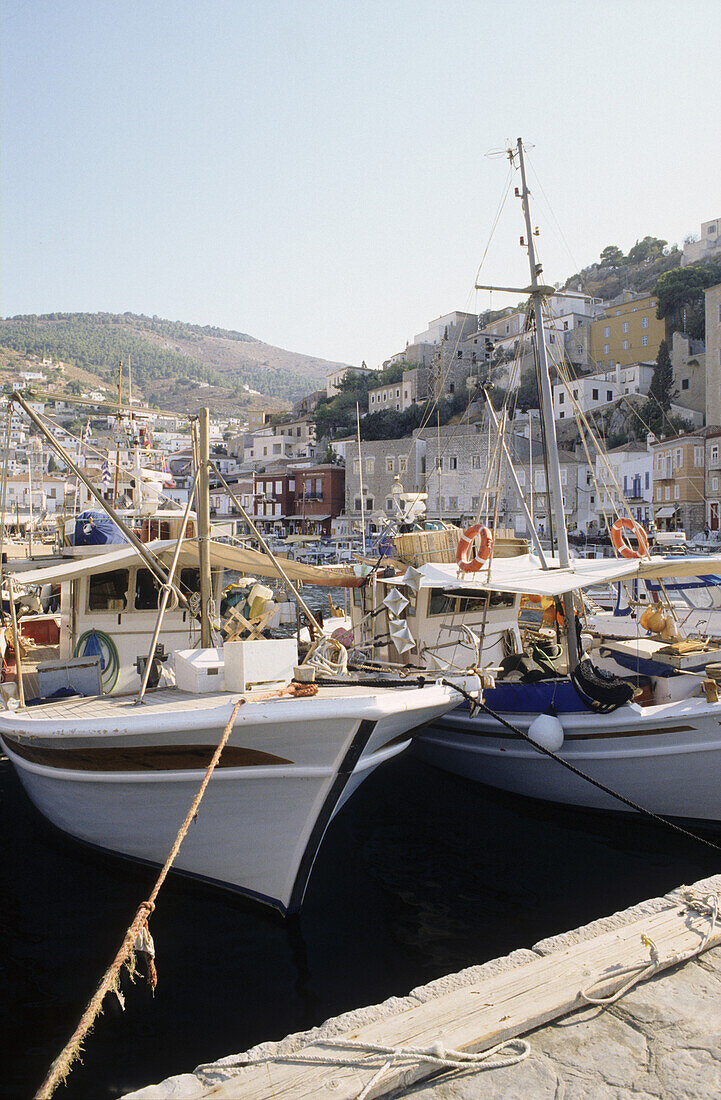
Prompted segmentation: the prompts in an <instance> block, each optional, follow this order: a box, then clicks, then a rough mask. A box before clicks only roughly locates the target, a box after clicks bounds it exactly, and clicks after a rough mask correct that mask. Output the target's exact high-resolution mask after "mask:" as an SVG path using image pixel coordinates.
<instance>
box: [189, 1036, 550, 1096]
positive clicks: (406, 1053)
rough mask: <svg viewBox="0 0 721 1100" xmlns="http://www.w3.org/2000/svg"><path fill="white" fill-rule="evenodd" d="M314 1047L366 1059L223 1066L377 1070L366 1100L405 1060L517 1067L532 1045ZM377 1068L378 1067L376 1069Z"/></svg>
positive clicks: (442, 1066)
mask: <svg viewBox="0 0 721 1100" xmlns="http://www.w3.org/2000/svg"><path fill="white" fill-rule="evenodd" d="M314 1045H315V1046H324V1047H333V1048H335V1049H338V1050H339V1051H343V1050H348V1051H354V1050H355V1051H358V1053H359V1054H365V1055H366V1056H367V1057H366V1058H365V1059H364V1060H363V1061H359V1060H358V1059H357V1058H351V1057H346V1058H344V1057H342V1056H341V1055H340V1054H338V1055H333V1054H327V1055H323V1054H305V1053H304V1052H303V1051H302V1050H301V1051H298V1052H297V1053H295V1054H270V1055H267V1056H265V1057H263V1058H252V1059H250V1060H249V1061H247V1062H245V1061H244V1062H238V1063H232V1062H231V1063H224V1065H223V1068H224V1069H230V1068H233V1069H238V1070H241V1071H242V1070H244V1069H247V1068H248V1067H250V1066H262V1065H267V1064H269V1063H271V1062H278V1063H288V1064H291V1065H298V1064H301V1065H311V1066H338V1067H343V1068H346V1067H347V1068H348V1069H376V1072H375V1073H374V1074H373V1076H372V1078H371V1079H370V1081H368V1082H367V1084H366V1085H364V1086H363V1088H362V1089H361V1091H360V1092H359V1093H358V1095H357V1097H356V1100H366V1098H367V1097H368V1096H369V1095H370V1092H371V1089H373V1087H374V1086H375V1085H377V1084H378V1082H379V1081H380V1080H381V1078H382V1077H384V1076H385V1074H386V1073H387V1072H388V1070H389V1069H391V1068H392V1067H393V1066H394V1065H398V1064H400V1063H403V1062H410V1063H414V1062H415V1063H418V1062H420V1063H421V1064H425V1065H427V1066H428V1069H429V1072H431V1071H433V1070H452V1069H455V1070H458V1069H475V1070H486V1069H502V1068H504V1067H506V1066H516V1065H518V1063H519V1062H523V1061H525V1059H526V1058H528V1056H529V1055H530V1053H531V1047H530V1044H529V1043H527V1042H526V1040H525V1039H507V1040H506V1041H505V1042H503V1043H498V1044H497V1045H496V1046H494V1047H490V1048H489V1049H488V1050H483V1051H480V1052H479V1053H469V1052H467V1051H464V1050H450V1049H449V1050H446V1048H445V1047H444V1046H443V1044H442V1043H433V1045H432V1046H429V1047H402V1046H401V1047H386V1046H377V1045H375V1044H371V1043H363V1042H356V1041H355V1040H352V1039H316V1040H315V1041H314ZM376 1067H377V1068H376ZM214 1068H216V1067H213V1066H211V1065H208V1066H198V1069H197V1070H196V1073H198V1072H199V1073H202V1071H203V1070H204V1069H214Z"/></svg>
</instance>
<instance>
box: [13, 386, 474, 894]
mask: <svg viewBox="0 0 721 1100" xmlns="http://www.w3.org/2000/svg"><path fill="white" fill-rule="evenodd" d="M14 399H15V400H18V401H19V402H22V398H21V397H20V396H19V395H14ZM199 420H200V433H199V455H200V459H199V470H198V475H197V477H198V485H199V494H198V495H199V507H198V533H199V541H198V545H197V551H196V552H197V556H198V571H199V601H198V602H199V612H200V639H199V642H200V645H199V646H198V647H196V648H195V649H191V648H183V649H180V650H177V651H176V652H175V653H174V655H173V664H174V675H175V685H174V686H172V687H160V688H156V689H153V688H150V689H149V688H148V683H149V678H150V670H151V668H152V665H153V662H154V660H155V656H156V652H157V648H156V647H157V643H158V639H159V637H160V635H161V627H162V621H163V618H164V615H165V612H166V608H167V605H168V602H169V601H170V598H171V595H172V596H173V599H174V600H175V599H177V600H178V602H179V604H180V606H183V605H184V606H186V607H188V605H189V600H188V598H187V596H186V595H185V593H184V592H183V591H182V589H181V588H179V587H178V586H177V582H176V570H178V569H181V568H182V557H183V554H184V553H188V552H189V549H188V547H189V541H188V542H183V541H182V534H183V531H182V530H181V532H180V537H179V539H178V542H177V543H176V546H175V549H174V550H173V551H172V560H171V561H170V563H169V564H168V563H167V556H168V553H169V548H167V547H166V548H164V549H165V550H166V557H165V558H164V557H163V554H162V552H157V553H156V551H159V548H158V547H157V546H156V547H155V548H148V547H147V546H144V545H142V544H139V545H136V543H137V539H135V541H134V542H133V539H134V536H133V535H132V532H127V533H128V536H129V539H130V541H131V542H132V543H133V545H132V546H129V547H128V548H127V549H121V550H119V551H115V552H114V554H115V557H116V558H117V557H118V555H119V556H121V557H122V556H123V555H132V554H133V553H134V552H137V553H139V554H140V556H141V557H142V560H143V567H145V568H147V569H149V570H150V572H151V573H153V575H154V577H155V578H156V579H157V580H158V581H159V582H160V586H161V588H162V598H161V601H160V607H159V608H158V610H157V614H156V623H155V630H154V632H153V636H152V639H151V640H150V643H149V645H148V648H147V650H146V663H145V665H144V666H143V670H142V683H141V684H140V688H139V691H138V692H137V694H134V695H132V696H130V695H120V694H118V695H112V696H108V695H102V694H101V665H102V660H101V657H100V655H91V656H86V657H83V658H80V659H78V658H74V657H69V658H68V659H67V660H66V661H65V662H64V664H63V662H60V665H59V666H58V667H56V668H54V669H53V670H50V671H52V672H53V673H54V674H55V679H53V680H52V682H53V683H55V682H56V679H57V676H60V677H61V678H62V677H63V676H65V678H66V681H67V685H68V686H69V687H70V690H73V691H75V694H74V695H73V696H72V697H70V698H66V699H60V700H58V699H56V700H49V701H45V702H40V703H39V704H38V705H36V706H26V705H25V691H24V686H25V681H24V678H23V671H22V649H21V648H20V644H19V643H20V634H19V630H18V626H17V622H16V619H15V616H14V613H13V615H12V618H13V622H12V636H13V642H14V647H15V650H16V654H19V655H20V659H19V660H18V666H17V673H18V681H17V683H18V697H17V698H16V699H15V698H9V699H8V700H7V706H6V708H5V709H4V710H2V711H0V744H1V745H2V747H3V750H4V751H5V752H6V753H7V755H8V758H9V759H10V761H11V762H12V764H13V766H14V767H15V769H16V770H17V773H18V775H19V777H20V780H21V782H22V784H23V786H24V788H25V790H26V792H27V794H28V796H29V797H30V799H31V800H32V801H33V803H34V804H35V805H36V806H37V808H38V809H39V810H40V812H41V813H42V814H43V815H44V816H45V817H46V818H47V819H48V820H49V821H50V822H52V823H53V824H54V825H56V826H57V827H58V828H60V829H62V830H63V831H64V832H67V833H69V834H70V835H71V836H73V837H76V838H77V839H79V840H82V841H85V842H86V843H88V844H91V845H94V846H97V847H99V848H102V849H106V850H108V851H111V852H115V853H118V854H121V855H124V856H129V857H131V858H133V859H137V860H142V861H146V862H149V863H153V864H161V863H163V861H164V860H165V858H166V856H167V855H168V852H169V850H170V847H171V845H172V842H173V840H174V838H175V835H176V833H177V831H178V829H179V827H180V825H181V823H182V821H183V819H184V816H185V814H186V813H187V812H188V809H189V806H190V804H191V802H192V798H193V795H194V794H195V792H196V791H197V790H198V788H199V785H200V783H201V781H202V779H203V777H204V775H205V771H206V769H207V767H208V765H209V763H210V760H211V757H212V755H213V752H214V750H215V749H216V747H217V746H218V745H219V744H220V741H221V737H222V735H223V732H224V730H225V729H226V727H228V724H229V723H230V721H231V719H234V720H233V724H232V729H231V731H230V736H229V740H228V743H227V745H226V747H225V748H224V750H223V752H222V755H221V757H220V762H219V764H218V766H217V767H216V769H215V771H214V773H213V775H212V778H211V781H210V783H209V785H208V789H207V792H206V794H205V797H204V800H203V802H202V805H201V809H200V813H199V816H198V819H197V821H196V822H195V823H194V825H193V826H192V828H191V829H190V831H189V833H188V835H187V837H186V839H185V841H184V843H183V844H182V846H181V848H180V852H179V854H178V856H177V858H176V861H175V864H174V867H175V869H176V870H180V871H183V872H185V873H187V874H190V875H193V876H196V877H198V878H202V879H205V880H208V881H212V882H215V883H218V884H219V885H222V886H225V887H230V888H232V889H236V890H239V891H241V892H243V893H245V894H248V895H250V896H252V897H254V898H257V899H259V900H261V901H264V902H266V903H267V904H270V905H272V906H275V907H277V908H278V909H280V910H281V911H282V912H283V913H289V912H293V911H295V910H297V909H298V908H299V907H300V905H301V903H302V900H303V895H304V892H305V888H306V885H307V882H308V877H309V875H310V872H311V869H312V866H313V862H314V860H315V857H316V854H317V852H318V848H319V846H320V843H321V841H322V838H323V835H324V833H325V830H326V828H327V826H328V823H329V822H330V820H331V818H332V817H333V815H334V814H335V813H337V811H338V809H339V808H340V807H341V806H342V805H343V803H344V802H345V800H346V799H347V798H348V797H349V796H350V795H351V794H352V793H353V791H354V790H355V789H356V788H357V786H358V785H359V784H360V783H361V782H362V780H363V779H364V778H365V777H366V776H367V775H369V774H370V772H371V771H372V770H373V769H374V768H375V767H377V766H378V765H379V764H380V763H382V762H383V761H385V760H387V759H389V758H390V757H392V756H395V755H396V754H397V753H399V752H401V751H402V750H403V749H404V748H406V747H407V746H408V744H409V740H410V733H411V731H412V730H413V729H414V728H415V727H417V726H419V725H423V724H425V723H428V722H430V721H433V720H434V719H436V718H438V717H440V716H441V715H442V714H443V713H444V712H445V711H446V710H447V709H449V708H451V707H453V706H455V705H456V704H457V702H458V700H459V699H460V697H461V696H460V695H459V693H458V692H457V691H456V689H455V687H454V682H455V683H458V684H459V685H460V686H462V687H463V688H464V689H465V690H468V689H469V688H470V689H471V690H474V689H477V688H478V686H479V681H478V677H477V676H475V675H472V674H471V675H470V676H464V675H460V676H458V677H456V678H455V681H454V682H452V681H451V679H449V677H447V676H443V675H438V676H437V677H435V678H433V677H422V678H411V677H408V676H405V677H402V676H401V675H400V672H399V671H398V670H394V669H390V670H389V669H381V670H378V672H376V673H375V674H374V675H373V676H372V677H369V676H368V675H367V674H366V675H357V676H352V675H349V674H348V672H347V651H346V650H345V649H344V648H343V647H342V646H341V645H340V643H338V642H332V641H330V640H328V639H327V638H324V637H321V638H320V639H317V640H316V642H315V643H314V645H313V646H312V647H311V653H310V655H309V657H308V658H307V659H306V661H305V662H304V664H303V665H302V666H300V667H298V651H297V641H296V640H295V639H287V638H286V639H271V640H268V639H264V638H260V637H249V638H247V639H244V640H238V641H234V642H226V644H225V645H218V644H217V637H214V631H213V621H212V620H213V616H212V615H211V614H210V612H211V609H212V607H213V602H214V601H213V579H212V564H211V559H212V558H213V556H214V555H215V560H216V562H217V563H219V564H222V563H223V562H224V561H231V562H232V563H233V564H235V563H237V561H238V557H237V555H238V554H243V555H247V554H248V553H250V552H247V551H243V550H238V549H237V548H235V547H232V546H227V545H225V544H211V540H210V538H209V531H210V518H209V504H208V492H207V478H208V471H209V466H210V460H209V456H208V442H207V440H208V433H207V420H208V411H207V410H201V414H200V418H199ZM191 499H192V497H191ZM189 511H190V501H189V503H188V508H187V510H186V518H187V516H188V514H189ZM111 518H113V519H116V517H115V516H113V515H112V514H111ZM256 534H257V532H256ZM108 557H109V558H110V559H112V558H113V555H112V554H111V555H109V556H108ZM270 557H271V563H272V564H273V566H274V567H275V568H276V569H278V570H279V571H280V575H281V576H283V577H284V579H285V580H286V583H288V584H290V583H291V582H290V579H289V578H288V576H287V574H286V573H285V572H284V570H283V569H282V567H281V566H280V564H279V562H278V560H277V559H275V558H274V557H273V556H272V555H270ZM262 558H263V555H261V554H257V555H254V556H253V555H252V554H251V556H250V559H248V558H247V557H246V558H244V559H243V560H246V561H247V560H250V561H254V560H257V559H262ZM99 560H100V559H99V558H97V557H96V558H95V559H94V561H93V562H88V561H79V562H76V563H72V564H71V565H66V566H65V567H64V568H65V569H71V570H72V568H73V566H74V568H75V570H76V571H77V576H78V577H79V578H84V579H85V580H86V581H88V579H89V578H92V577H93V576H100V577H101V578H102V577H105V578H106V580H107V578H108V577H113V576H114V575H115V574H117V572H118V568H117V567H118V565H120V564H121V563H120V561H119V560H108V561H106V563H105V564H106V566H107V567H108V568H107V569H105V570H102V569H100V570H99V569H98V565H99ZM123 568H124V569H125V572H126V573H127V572H128V571H129V569H130V565H129V563H128V562H125V561H123ZM296 568H300V567H296ZM71 575H72V574H71ZM352 579H353V578H352ZM353 580H354V579H353ZM10 582H12V577H11V578H10ZM114 583H115V582H114V581H113V584H114ZM354 583H360V582H358V581H355V580H354ZM105 587H107V585H106V586H105ZM111 587H112V586H111ZM81 590H82V589H81ZM113 591H115V588H113ZM296 596H297V598H298V599H299V600H300V601H301V603H302V598H301V597H300V596H299V595H298V594H296ZM114 598H117V599H119V600H120V599H123V598H124V597H122V596H116V597H114ZM124 608H125V604H123V606H122V607H121V606H119V605H118V606H115V607H113V608H111V609H110V610H111V612H112V614H113V615H114V616H116V617H117V618H118V619H122V616H123V613H124ZM306 610H307V612H308V615H309V618H310V619H311V621H313V617H312V613H311V612H310V611H309V610H308V609H307V608H306ZM11 611H12V609H11ZM121 625H122V624H121ZM214 643H216V644H214ZM42 671H48V670H42ZM93 677H94V678H95V679H94V692H92V693H90V692H88V690H87V687H85V688H84V690H83V691H82V697H79V694H78V680H79V679H82V680H83V681H84V682H87V680H92V678H93ZM51 679H52V677H51ZM314 681H315V682H314ZM238 704H242V705H240V706H239V707H238V709H237V712H236V707H237V706H238Z"/></svg>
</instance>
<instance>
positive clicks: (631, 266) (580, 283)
mask: <svg viewBox="0 0 721 1100" xmlns="http://www.w3.org/2000/svg"><path fill="white" fill-rule="evenodd" d="M681 255H682V253H681V250H680V249H679V248H678V247H677V245H672V246H671V248H669V247H668V242H667V241H664V240H660V239H659V238H658V237H644V238H643V240H641V241H636V244H635V245H634V246H633V248H630V249H629V250H628V255H624V253H623V252H622V251H621V249H620V248H618V247H617V246H616V245H612V244H611V245H607V246H606V248H604V249H603V251H602V252H601V255H600V256H599V258H598V261H597V262H596V263H593V264H590V265H589V266H588V267H584V268H583V269H582V270H581V271H579V272H577V274H575V275H571V276H570V277H569V278H568V279H566V282H565V283H564V284H563V290H577V291H580V292H581V293H583V294H592V295H593V296H594V297H596V298H605V299H606V300H608V299H610V298H615V297H616V296H617V295H618V294H620V293H621V291H622V290H630V291H632V292H633V293H635V294H644V293H650V292H651V291H652V290H653V288H654V287H655V285H656V283H657V282H658V279H659V278H660V276H661V275H663V274H664V273H665V272H666V271H673V270H674V269H675V268H677V267H680V265H681Z"/></svg>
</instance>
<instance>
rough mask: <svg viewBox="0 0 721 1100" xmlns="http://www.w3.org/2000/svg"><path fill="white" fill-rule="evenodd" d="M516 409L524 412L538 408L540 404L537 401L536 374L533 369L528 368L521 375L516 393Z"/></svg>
mask: <svg viewBox="0 0 721 1100" xmlns="http://www.w3.org/2000/svg"><path fill="white" fill-rule="evenodd" d="M516 407H517V408H518V409H520V411H521V412H526V411H527V410H528V409H538V408H540V402H539V400H538V383H537V381H536V372H535V370H534V369H533V367H529V368H528V369H527V370H524V371H523V373H522V374H521V383H520V385H519V387H518V390H517V391H516Z"/></svg>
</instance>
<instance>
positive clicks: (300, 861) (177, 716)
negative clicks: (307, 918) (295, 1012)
mask: <svg viewBox="0 0 721 1100" xmlns="http://www.w3.org/2000/svg"><path fill="white" fill-rule="evenodd" d="M237 698H238V697H237V696H230V695H227V694H223V695H217V696H207V695H206V696H189V695H186V694H184V693H182V692H177V691H174V690H173V689H169V690H164V691H160V692H157V693H154V694H153V695H151V696H149V697H148V703H147V704H146V705H144V706H142V707H133V703H132V701H131V700H125V699H120V698H118V697H115V698H113V699H107V698H99V699H83V700H77V699H76V700H73V701H68V702H65V703H64V704H50V705H46V706H41V707H34V708H31V709H29V710H27V711H16V712H10V711H4V712H2V713H0V739H1V740H2V744H3V747H4V749H5V751H6V752H7V755H8V757H9V758H10V760H11V761H12V763H13V765H14V766H15V768H16V769H17V772H18V775H19V777H20V779H21V781H22V784H23V786H24V788H25V790H26V792H27V794H28V796H29V797H30V799H31V801H32V802H33V803H34V804H35V805H36V807H37V808H38V810H39V811H40V812H41V813H42V814H43V815H44V816H45V817H46V818H47V819H48V820H49V821H50V822H52V823H53V824H54V825H56V826H57V827H58V828H60V829H62V830H63V831H64V832H66V833H69V834H70V835H71V836H73V837H76V838H77V839H79V840H82V841H85V842H87V843H89V844H92V845H94V846H96V847H99V848H102V849H107V850H109V851H112V852H116V853H119V854H121V855H124V856H129V857H131V858H133V859H137V860H142V861H145V862H148V863H152V864H162V863H163V862H164V861H165V858H166V856H167V854H168V852H169V850H170V847H171V845H172V843H173V840H174V839H175V836H176V833H177V831H178V829H179V827H180V825H181V823H182V821H183V819H184V818H185V815H186V814H187V812H188V809H189V807H190V804H191V802H192V799H193V797H194V795H195V793H196V791H197V789H198V787H199V785H200V782H201V780H202V778H203V776H204V774H205V768H206V766H207V763H208V762H209V760H210V756H211V754H212V751H213V749H214V748H215V746H216V745H217V743H218V742H219V740H220V736H221V733H222V731H223V729H224V727H225V725H226V723H227V721H228V718H229V717H230V713H231V711H232V708H233V705H234V703H235V701H236V699H237ZM457 698H458V696H457V695H455V694H454V693H453V692H452V691H451V690H450V689H448V688H447V687H443V686H433V687H425V688H409V689H403V690H398V689H379V690H373V691H372V692H371V691H369V689H367V688H365V689H358V688H355V689H354V688H350V687H349V688H338V689H336V688H325V689H323V688H322V689H321V690H320V692H319V693H318V695H317V696H315V697H314V698H310V699H288V698H284V699H278V698H277V699H272V700H268V701H264V702H249V703H247V704H246V705H245V706H243V707H242V708H241V710H240V712H239V714H238V717H237V719H236V723H235V726H234V729H233V732H232V734H231V738H230V740H229V742H228V746H227V748H226V749H225V750H224V754H223V757H221V762H220V764H219V766H218V767H217V768H216V771H215V773H214V775H213V778H212V780H211V782H210V784H209V786H208V789H207V791H206V794H205V796H204V799H203V802H202V804H201V807H200V812H199V815H198V818H197V821H196V822H194V823H193V824H192V825H191V827H190V829H189V831H188V834H187V837H186V839H185V840H184V841H183V844H182V846H181V848H180V852H179V855H178V857H177V859H176V862H175V864H174V868H175V869H176V870H179V871H184V872H186V873H188V874H190V875H194V876H196V877H199V878H202V879H205V880H209V881H212V882H216V883H219V884H221V885H223V886H227V887H230V888H233V889H236V890H240V891H242V892H244V893H246V894H249V895H251V896H252V897H255V898H258V899H259V900H262V901H265V902H267V903H269V904H271V905H274V906H276V907H277V908H279V909H281V910H282V911H283V912H290V911H293V910H295V909H297V908H299V906H300V904H301V902H302V899H303V894H304V892H305V887H306V884H307V881H308V877H309V875H310V871H311V868H312V866H313V862H314V859H315V856H316V854H317V851H318V848H319V846H320V843H321V840H322V838H323V834H324V832H325V829H326V827H327V825H328V823H329V821H330V820H331V818H332V816H333V814H334V813H336V812H337V810H338V809H339V807H340V806H341V805H342V804H343V802H344V801H345V800H346V799H347V798H348V797H349V796H350V794H351V793H352V792H353V791H354V790H355V789H356V788H357V787H358V786H359V784H360V783H361V782H362V780H363V779H364V778H365V777H366V776H367V775H369V774H370V772H371V771H372V770H373V769H374V768H375V767H376V766H377V765H378V764H379V763H381V762H382V761H383V760H385V759H388V758H390V757H391V756H394V755H396V754H397V753H399V752H401V751H402V750H403V749H404V748H406V747H407V745H408V743H409V738H407V737H405V736H404V735H405V734H406V733H407V732H408V731H410V730H411V729H413V728H414V727H415V726H417V725H419V724H421V723H423V722H427V721H429V720H432V719H434V718H437V717H439V716H440V715H441V714H443V712H444V711H445V710H447V709H448V708H449V707H450V706H452V705H453V702H454V701H455V700H457ZM201 758H202V759H201Z"/></svg>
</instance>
